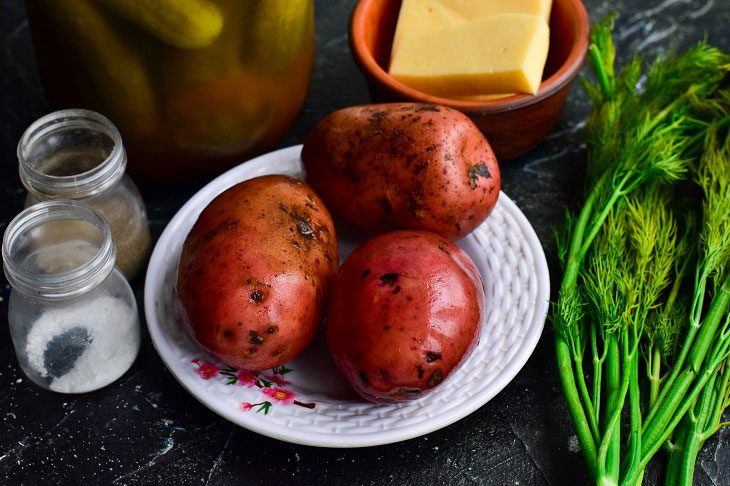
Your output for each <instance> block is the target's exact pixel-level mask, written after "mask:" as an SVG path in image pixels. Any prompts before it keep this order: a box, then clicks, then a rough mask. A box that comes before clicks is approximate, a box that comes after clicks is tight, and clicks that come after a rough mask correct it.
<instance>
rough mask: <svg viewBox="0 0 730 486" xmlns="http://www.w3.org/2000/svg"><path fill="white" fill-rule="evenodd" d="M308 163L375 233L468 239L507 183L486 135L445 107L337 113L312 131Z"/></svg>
mask: <svg viewBox="0 0 730 486" xmlns="http://www.w3.org/2000/svg"><path fill="white" fill-rule="evenodd" d="M302 161H303V162H304V165H305V167H306V169H307V181H308V182H309V183H310V184H311V185H312V187H313V188H314V190H315V191H317V193H318V194H319V195H320V196H321V197H322V199H323V200H324V201H325V203H326V204H327V205H328V206H329V207H330V208H333V211H334V212H335V213H336V215H337V216H339V217H341V218H342V219H343V220H345V221H346V222H348V223H350V224H352V225H354V226H355V227H358V228H360V229H364V230H366V231H369V232H371V233H383V232H386V231H391V230H395V229H421V230H427V231H433V232H435V233H438V234H440V235H442V236H444V237H446V238H449V239H452V240H455V239H458V238H462V237H463V236H465V235H467V234H468V233H469V232H470V231H471V230H473V229H474V228H475V227H476V226H478V225H479V224H480V223H481V222H482V221H484V219H485V218H486V217H487V216H488V215H489V213H490V212H491V211H492V209H493V208H494V205H495V204H496V202H497V197H498V195H499V189H500V185H501V179H500V173H499V166H498V165H497V160H496V158H495V156H494V153H493V152H492V149H491V147H490V146H489V143H488V142H487V140H486V139H485V138H484V136H483V135H482V133H481V132H480V131H479V129H478V128H477V127H476V125H474V123H472V121H471V120H469V118H468V117H467V116H466V115H464V114H463V113H461V112H459V111H456V110H453V109H451V108H447V107H444V106H435V105H424V104H417V103H391V104H380V105H365V106H355V107H351V108H345V109H343V110H339V111H336V112H334V113H332V114H330V115H329V116H327V117H326V118H325V119H324V120H322V121H321V122H320V123H319V124H318V125H317V126H316V127H315V129H314V130H313V131H312V133H310V134H309V136H308V137H307V140H306V142H305V144H304V148H303V150H302Z"/></svg>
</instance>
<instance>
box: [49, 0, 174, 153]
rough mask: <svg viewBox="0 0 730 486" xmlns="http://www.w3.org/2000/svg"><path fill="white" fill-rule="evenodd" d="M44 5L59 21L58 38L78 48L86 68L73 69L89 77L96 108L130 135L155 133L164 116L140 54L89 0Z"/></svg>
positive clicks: (75, 48) (56, 20)
mask: <svg viewBox="0 0 730 486" xmlns="http://www.w3.org/2000/svg"><path fill="white" fill-rule="evenodd" d="M45 6H46V8H47V9H48V11H49V14H50V16H51V18H52V20H53V21H54V22H55V23H56V24H57V25H58V31H57V32H58V34H59V35H61V36H62V37H61V39H59V42H64V43H68V44H69V46H70V47H73V49H74V51H75V52H77V53H78V58H77V59H76V61H78V62H79V67H82V68H83V71H81V72H79V73H72V74H73V75H74V76H77V77H79V76H84V77H87V78H88V79H89V81H90V83H89V84H90V86H89V89H90V90H91V91H93V92H92V93H87V95H91V99H96V100H99V102H98V103H95V104H94V105H95V106H89V108H91V109H95V110H97V111H100V112H102V113H103V114H105V115H106V116H108V117H109V118H110V119H111V120H112V121H113V122H114V123H115V124H116V125H117V126H118V127H119V129H120V130H121V131H122V133H123V134H124V135H125V137H126V136H127V135H128V134H129V135H133V136H135V137H143V138H144V137H152V136H155V134H156V133H157V130H158V123H159V117H158V113H157V108H156V104H155V95H154V92H153V89H152V85H151V83H150V80H149V77H148V73H147V71H146V70H145V66H144V65H143V63H142V61H141V59H140V58H139V57H138V56H137V53H136V52H134V51H133V50H132V49H130V46H129V45H128V43H125V42H124V41H123V40H122V39H121V38H120V37H119V35H118V34H117V32H116V31H115V29H114V28H113V26H112V25H111V24H110V23H109V22H108V20H107V18H106V17H105V16H104V14H103V12H100V11H99V10H98V8H96V6H95V5H93V4H91V3H89V2H88V1H87V0H64V1H62V2H59V1H55V0H54V1H47V2H45Z"/></svg>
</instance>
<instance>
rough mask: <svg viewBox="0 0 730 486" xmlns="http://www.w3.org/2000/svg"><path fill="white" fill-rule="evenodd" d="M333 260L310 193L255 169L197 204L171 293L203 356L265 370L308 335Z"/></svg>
mask: <svg viewBox="0 0 730 486" xmlns="http://www.w3.org/2000/svg"><path fill="white" fill-rule="evenodd" d="M337 264H338V256H337V239H336V237H335V228H334V225H333V224H332V218H331V217H330V214H329V212H328V211H327V208H326V207H325V205H324V204H323V203H322V201H321V200H320V199H319V197H318V196H317V195H316V194H315V193H314V191H312V189H311V188H310V187H309V186H308V185H307V184H306V183H305V182H303V181H300V180H298V179H294V178H291V177H287V176H281V175H272V176H262V177H257V178H254V179H250V180H248V181H245V182H242V183H240V184H238V185H236V186H234V187H232V188H230V189H228V190H226V191H225V192H223V193H222V194H221V195H219V196H218V197H217V198H215V199H214V200H213V201H212V202H211V203H210V204H209V205H208V206H207V207H206V208H205V209H204V210H203V212H202V213H201V215H200V217H199V218H198V221H197V222H196V223H195V226H193V229H192V230H191V231H190V234H189V235H188V236H187V238H186V240H185V243H184V245H183V249H182V255H181V257H180V264H179V267H178V294H179V296H180V300H181V302H182V304H183V307H184V309H185V311H186V313H187V316H188V318H189V321H190V324H191V326H192V330H193V332H194V336H195V339H196V340H197V341H198V343H199V344H201V345H202V346H203V347H204V348H206V350H208V351H209V352H210V353H211V354H213V355H214V356H216V357H217V358H219V359H220V360H221V361H223V362H225V363H226V364H229V365H231V366H234V367H236V368H241V369H248V370H262V369H266V368H273V367H275V366H279V365H281V364H283V363H286V362H287V361H290V360H292V359H294V358H295V357H296V356H297V355H298V354H299V353H300V352H301V351H302V350H304V348H305V347H306V346H307V344H309V342H310V341H311V339H312V337H313V336H314V334H315V331H316V330H317V327H318V325H319V323H320V321H321V318H322V313H323V311H324V305H325V302H326V298H327V293H328V290H329V287H330V283H331V282H332V279H333V278H334V276H335V273H336V272H337Z"/></svg>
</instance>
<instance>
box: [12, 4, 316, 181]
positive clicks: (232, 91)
mask: <svg viewBox="0 0 730 486" xmlns="http://www.w3.org/2000/svg"><path fill="white" fill-rule="evenodd" d="M26 8H27V10H28V18H29V21H30V26H31V31H32V35H33V44H34V48H35V52H36V58H37V60H38V67H39V71H40V73H41V77H42V80H43V84H44V87H45V90H46V93H47V94H48V96H49V98H50V100H51V102H52V103H54V104H55V105H57V106H58V107H60V108H87V109H90V110H94V111H97V112H99V113H102V114H104V115H105V116H107V117H108V118H110V119H111V121H112V122H113V123H114V124H115V125H116V126H117V127H118V128H119V130H120V131H121V133H122V137H123V138H124V142H125V145H126V147H127V150H128V153H129V170H130V172H132V173H133V174H141V175H146V176H152V177H156V178H161V179H170V178H180V177H184V176H186V175H190V174H211V173H215V172H220V171H221V170H223V169H225V168H227V167H230V166H232V165H235V164H237V163H239V162H241V161H243V160H245V159H246V158H248V157H250V156H252V155H254V154H256V153H259V152H262V151H264V150H266V149H267V148H268V147H270V146H271V145H273V144H274V143H275V142H276V141H277V140H278V139H279V138H280V137H281V136H282V135H283V134H284V132H285V131H286V130H287V129H288V128H289V126H290V125H291V123H292V122H293V121H294V118H295V117H296V115H297V113H298V112H299V110H300V108H301V105H302V103H303V102H304V98H305V97H306V93H307V90H308V87H309V81H310V78H311V73H312V66H313V60H314V5H313V0H145V1H143V2H140V1H136V0H64V1H62V2H59V1H57V0H26Z"/></svg>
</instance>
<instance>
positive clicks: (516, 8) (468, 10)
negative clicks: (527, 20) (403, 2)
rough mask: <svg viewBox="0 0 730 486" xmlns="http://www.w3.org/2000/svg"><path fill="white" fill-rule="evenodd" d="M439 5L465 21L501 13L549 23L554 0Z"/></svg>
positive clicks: (450, 0)
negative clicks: (540, 19) (533, 16)
mask: <svg viewBox="0 0 730 486" xmlns="http://www.w3.org/2000/svg"><path fill="white" fill-rule="evenodd" d="M417 1H419V2H420V1H421V0H417ZM434 1H435V0H434ZM439 3H441V4H443V5H444V6H447V7H448V8H450V9H451V10H453V11H454V12H456V13H458V14H459V15H461V16H462V17H463V18H464V19H465V20H474V19H478V18H481V17H486V16H488V15H495V14H501V13H521V14H528V15H539V16H541V17H542V18H544V19H545V21H546V22H549V21H550V9H551V7H552V5H553V0H441V1H440V2H439Z"/></svg>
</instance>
